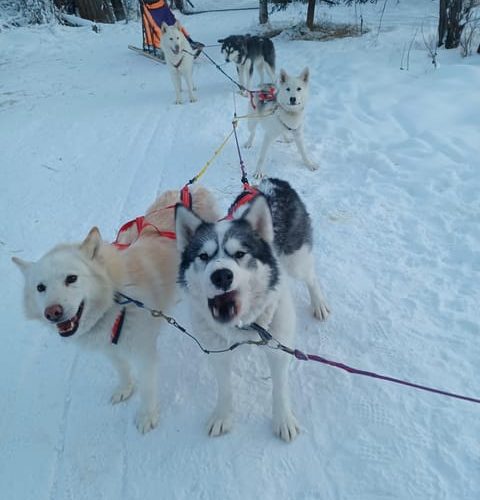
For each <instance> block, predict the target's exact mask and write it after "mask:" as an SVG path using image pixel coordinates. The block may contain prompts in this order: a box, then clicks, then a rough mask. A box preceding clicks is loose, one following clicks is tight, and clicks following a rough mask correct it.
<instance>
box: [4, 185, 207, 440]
mask: <svg viewBox="0 0 480 500" xmlns="http://www.w3.org/2000/svg"><path fill="white" fill-rule="evenodd" d="M192 199H193V209H194V210H196V211H197V212H198V213H201V214H203V215H202V216H203V217H206V218H207V220H212V221H213V220H215V217H214V215H213V214H214V210H213V209H212V206H213V204H214V200H213V199H212V198H211V196H210V194H209V192H208V191H207V190H206V189H204V188H197V189H196V190H192ZM178 200H179V197H178V191H168V192H166V193H165V194H163V195H162V196H161V197H160V198H159V199H158V200H157V201H156V203H155V204H154V205H152V206H151V207H150V209H149V210H148V212H147V215H146V216H145V225H144V228H143V230H141V233H140V234H138V231H137V228H136V227H135V226H132V227H131V228H130V229H129V230H128V231H127V232H126V233H124V234H123V235H122V236H121V238H120V239H119V241H118V243H119V244H125V246H128V244H130V243H132V242H133V243H132V244H131V246H128V248H126V249H123V250H122V249H119V248H117V247H116V246H113V245H111V244H108V243H104V242H103V241H102V239H101V236H100V233H99V231H98V229H97V228H93V229H92V230H91V231H90V232H89V234H88V236H87V237H86V238H85V240H84V241H83V242H82V243H81V244H63V245H58V246H56V247H54V248H53V249H52V250H50V251H49V252H48V253H47V254H45V255H44V256H43V257H42V258H41V259H40V260H38V261H37V262H27V261H24V260H21V259H19V258H17V257H14V258H13V261H14V262H15V263H16V264H17V266H18V267H19V268H20V269H21V271H22V272H23V274H24V277H25V288H24V306H25V312H26V315H27V317H28V318H30V319H38V320H41V321H43V322H46V323H48V324H49V325H50V326H51V327H52V329H53V330H54V331H56V332H57V333H58V334H59V335H60V336H61V337H64V338H67V337H68V338H69V339H70V338H71V339H72V340H76V341H77V342H78V343H79V344H80V345H82V346H84V347H87V348H91V349H97V350H101V351H103V352H104V353H105V354H107V355H108V357H109V358H110V359H111V361H112V363H113V365H114V367H115V368H116V369H117V371H118V374H119V377H120V383H119V385H118V387H117V389H116V390H115V392H114V393H113V395H112V397H111V401H112V403H118V402H120V401H123V400H126V399H128V398H129V397H130V396H131V394H132V392H133V389H134V384H133V380H132V375H131V372H130V364H131V363H134V364H135V365H137V366H136V367H137V369H138V389H139V391H140V409H139V411H138V413H137V417H136V425H137V428H138V430H139V431H140V432H142V433H145V432H148V431H149V430H150V429H153V428H154V427H155V426H156V425H157V422H158V407H157V353H156V340H157V336H158V332H159V330H160V327H161V326H162V325H163V322H162V321H161V320H159V319H158V318H153V317H152V316H151V315H150V314H149V313H148V312H147V311H145V310H143V309H139V308H137V307H135V306H134V305H127V306H126V307H125V306H122V305H119V304H117V303H116V302H115V301H114V297H115V294H116V292H123V293H125V294H126V295H128V296H131V297H133V298H135V299H138V300H140V301H142V302H144V304H146V305H147V306H149V307H152V308H155V309H160V310H164V309H168V308H169V307H170V306H171V304H172V301H173V299H174V295H175V289H176V277H177V276H176V274H177V267H178V252H177V249H176V245H175V241H174V240H173V239H171V238H168V237H164V236H160V235H159V234H158V230H159V229H161V231H170V232H173V231H174V213H173V208H172V204H175V203H176V202H177V201H178ZM166 207H169V208H166Z"/></svg>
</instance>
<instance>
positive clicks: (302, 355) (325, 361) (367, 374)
mask: <svg viewBox="0 0 480 500" xmlns="http://www.w3.org/2000/svg"><path fill="white" fill-rule="evenodd" d="M279 348H280V349H281V350H282V351H283V350H285V349H282V348H281V347H279ZM285 352H288V353H289V354H293V356H295V357H296V358H297V359H299V360H301V361H318V362H319V363H323V364H324V365H329V366H333V367H334V368H340V369H341V370H345V371H346V372H348V373H353V374H354V375H363V376H365V377H371V378H378V379H380V380H386V381H387V382H393V383H395V384H402V385H406V386H408V387H414V388H415V389H421V390H422V391H428V392H434V393H435V394H442V395H443V396H449V397H451V398H457V399H463V400H465V401H471V402H472V403H480V399H476V398H470V397H468V396H462V395H461V394H454V393H453V392H446V391H441V390H440V389H434V388H432V387H426V386H425V385H419V384H414V383H413V382H408V381H406V380H401V379H398V378H393V377H388V376H386V375H380V374H379V373H375V372H368V371H366V370H359V369H358V368H352V367H351V366H348V365H345V364H343V363H338V362H337V361H330V360H329V359H326V358H322V357H321V356H317V355H316V354H305V353H303V352H302V351H299V350H298V349H294V350H293V351H292V350H290V349H288V350H285Z"/></svg>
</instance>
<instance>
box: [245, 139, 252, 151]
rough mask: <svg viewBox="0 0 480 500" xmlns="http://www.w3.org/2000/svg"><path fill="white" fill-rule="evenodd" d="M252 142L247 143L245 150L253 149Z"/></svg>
mask: <svg viewBox="0 0 480 500" xmlns="http://www.w3.org/2000/svg"><path fill="white" fill-rule="evenodd" d="M252 142H253V141H247V142H246V143H245V144H244V145H243V147H244V148H245V149H250V148H251V147H252Z"/></svg>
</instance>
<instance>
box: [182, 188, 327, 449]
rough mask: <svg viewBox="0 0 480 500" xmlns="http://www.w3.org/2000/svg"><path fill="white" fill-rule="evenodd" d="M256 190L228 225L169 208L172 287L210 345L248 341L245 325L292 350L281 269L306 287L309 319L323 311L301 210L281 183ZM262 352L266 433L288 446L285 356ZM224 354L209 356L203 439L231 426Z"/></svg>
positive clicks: (291, 320) (291, 318) (290, 424)
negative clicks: (267, 393)
mask: <svg viewBox="0 0 480 500" xmlns="http://www.w3.org/2000/svg"><path fill="white" fill-rule="evenodd" d="M259 189H260V191H261V192H262V193H263V194H259V195H258V196H257V197H256V198H255V199H254V200H253V201H252V202H251V203H250V205H247V207H246V208H244V209H243V211H241V210H240V209H239V210H238V211H237V212H236V215H235V218H234V219H233V220H222V221H220V222H218V223H216V224H209V223H207V222H205V221H204V220H202V218H200V217H198V216H197V215H196V214H195V213H194V212H192V211H189V210H188V209H187V208H185V207H183V206H181V205H177V209H176V228H177V244H178V248H179V250H180V251H181V252H182V257H181V263H180V273H179V282H180V283H181V284H183V285H184V287H185V289H186V291H187V292H188V295H189V296H190V299H191V303H192V313H193V315H194V318H193V321H194V324H195V325H196V328H197V331H198V332H199V333H200V334H203V335H204V336H205V338H206V340H205V343H207V344H208V345H209V347H211V348H216V349H223V348H226V347H228V346H230V345H231V344H233V343H234V342H237V341H239V340H246V339H252V338H255V336H254V334H252V333H251V332H250V331H246V330H241V329H240V328H239V327H242V326H248V325H250V324H252V323H257V324H258V325H260V326H261V327H263V328H266V329H268V330H269V331H270V332H271V334H272V335H273V337H274V338H275V339H277V340H278V341H280V342H282V343H284V344H285V345H288V346H290V347H292V346H294V338H295V310H294V307H293V301H292V296H291V292H290V287H289V285H288V283H287V281H286V276H285V275H284V271H283V269H284V268H285V269H286V270H287V272H288V273H290V274H291V275H292V276H295V277H297V278H300V279H302V280H303V281H305V282H306V284H307V286H308V290H309V292H310V298H311V303H312V309H313V312H314V315H315V316H316V317H317V318H319V319H325V318H326V317H327V315H328V313H329V309H328V307H327V305H326V304H325V300H324V298H323V295H322V292H321V290H320V286H319V284H318V281H317V278H316V273H315V266H314V261H313V256H312V252H311V249H312V227H311V221H310V217H309V215H308V213H307V211H306V208H305V205H304V204H303V203H302V201H301V200H300V198H299V196H298V194H297V193H296V192H295V191H294V190H293V189H292V188H291V187H290V185H289V184H288V183H287V182H285V181H281V180H279V179H265V180H264V181H262V183H261V184H260V186H259ZM238 353H239V354H240V352H239V351H238ZM266 353H267V355H268V360H269V363H270V370H271V374H272V383H273V429H274V432H275V434H277V435H278V436H279V437H280V438H281V439H283V440H285V441H291V440H293V439H295V437H296V436H297V434H298V432H299V427H298V424H297V420H296V418H295V416H294V414H293V411H292V409H291V405H290V397H289V390H288V364H289V358H288V355H287V354H285V353H283V352H280V351H274V350H270V349H266ZM232 355H233V353H230V352H228V353H222V354H211V355H210V359H211V361H212V363H213V367H214V370H215V374H216V378H217V385H218V400H217V406H216V409H215V411H214V412H213V415H212V417H211V419H210V421H209V423H208V433H209V435H210V436H219V435H221V434H224V433H226V432H228V431H229V430H230V429H231V427H232V409H233V408H232V407H233V396H232V389H231V361H232Z"/></svg>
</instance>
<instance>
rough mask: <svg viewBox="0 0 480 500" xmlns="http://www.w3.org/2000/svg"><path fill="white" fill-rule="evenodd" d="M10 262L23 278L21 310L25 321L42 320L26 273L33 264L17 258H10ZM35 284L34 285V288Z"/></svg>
mask: <svg viewBox="0 0 480 500" xmlns="http://www.w3.org/2000/svg"><path fill="white" fill-rule="evenodd" d="M12 262H13V263H14V264H15V265H16V266H17V267H18V268H19V269H20V271H22V274H23V276H24V278H25V287H24V289H23V310H24V312H25V316H26V318H27V319H42V314H41V313H40V311H39V310H38V307H37V304H36V303H35V299H34V297H33V295H32V291H33V290H32V286H31V284H30V283H29V281H30V279H29V278H27V272H28V270H29V269H30V267H32V265H33V264H34V263H33V262H28V261H27V260H23V259H20V258H19V257H12ZM36 285H37V283H35V286H36Z"/></svg>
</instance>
